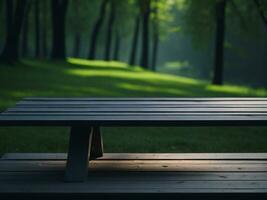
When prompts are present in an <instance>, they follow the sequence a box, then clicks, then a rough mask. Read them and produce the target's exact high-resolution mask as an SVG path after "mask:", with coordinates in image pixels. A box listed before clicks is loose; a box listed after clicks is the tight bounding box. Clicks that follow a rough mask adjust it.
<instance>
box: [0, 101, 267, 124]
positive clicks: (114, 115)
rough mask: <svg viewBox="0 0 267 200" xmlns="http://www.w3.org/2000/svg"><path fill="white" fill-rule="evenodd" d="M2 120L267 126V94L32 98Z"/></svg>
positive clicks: (49, 122) (47, 122)
mask: <svg viewBox="0 0 267 200" xmlns="http://www.w3.org/2000/svg"><path fill="white" fill-rule="evenodd" d="M0 125H2V126H12V125H50V126H53V125H55V126H74V125H91V126H178V125H184V126H186V125H190V126H210V125H232V126H234V125H247V126H252V125H267V98H26V99H24V100H23V101H21V102H18V103H17V105H16V106H15V107H13V108H10V109H8V110H7V111H6V112H4V113H2V114H1V115H0Z"/></svg>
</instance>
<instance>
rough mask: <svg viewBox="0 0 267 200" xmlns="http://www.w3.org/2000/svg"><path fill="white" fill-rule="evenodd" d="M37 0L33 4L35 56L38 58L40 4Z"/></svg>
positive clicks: (39, 51) (39, 52)
mask: <svg viewBox="0 0 267 200" xmlns="http://www.w3.org/2000/svg"><path fill="white" fill-rule="evenodd" d="M39 2H40V1H38V0H36V1H35V4H34V7H35V9H34V11H35V12H34V17H35V57H36V58H40V56H41V48H40V6H39Z"/></svg>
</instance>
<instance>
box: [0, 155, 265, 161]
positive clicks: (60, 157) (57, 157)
mask: <svg viewBox="0 0 267 200" xmlns="http://www.w3.org/2000/svg"><path fill="white" fill-rule="evenodd" d="M66 159H67V154H66V153H6V154H4V155H3V156H2V157H1V158H0V161H1V160H14V161H19V160H39V161H42V160H50V161H53V160H66ZM98 160H239V161H241V160H246V161H249V160H256V161H261V160H267V153H104V154H103V156H102V157H101V158H98Z"/></svg>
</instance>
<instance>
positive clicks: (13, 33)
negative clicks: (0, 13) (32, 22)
mask: <svg viewBox="0 0 267 200" xmlns="http://www.w3.org/2000/svg"><path fill="white" fill-rule="evenodd" d="M5 3H6V23H7V25H6V27H7V36H6V41H5V45H4V49H3V52H2V54H1V56H0V60H1V61H2V62H7V63H11V64H12V63H15V62H17V61H18V60H19V43H20V42H19V40H20V35H21V31H22V25H23V21H24V17H25V13H26V8H27V0H17V1H16V4H13V1H11V0H6V1H5Z"/></svg>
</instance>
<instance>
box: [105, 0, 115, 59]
mask: <svg viewBox="0 0 267 200" xmlns="http://www.w3.org/2000/svg"><path fill="white" fill-rule="evenodd" d="M115 17H116V4H115V0H110V15H109V19H108V28H107V35H106V48H105V60H110V53H111V50H110V49H111V43H112V35H113V27H114V21H115Z"/></svg>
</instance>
